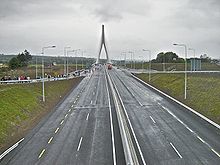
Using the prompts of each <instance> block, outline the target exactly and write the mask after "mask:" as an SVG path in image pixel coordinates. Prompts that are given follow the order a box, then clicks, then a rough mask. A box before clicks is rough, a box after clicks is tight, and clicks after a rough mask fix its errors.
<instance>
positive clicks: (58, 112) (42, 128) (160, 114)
mask: <svg viewBox="0 0 220 165" xmlns="http://www.w3.org/2000/svg"><path fill="white" fill-rule="evenodd" d="M107 72H108V73H109V75H110V77H111V79H112V80H113V83H114V85H115V87H116V89H117V91H118V93H119V95H120V98H121V101H122V104H123V107H124V110H125V114H126V115H127V122H128V125H129V130H130V132H131V134H132V135H133V136H132V140H133V142H134V144H135V151H136V152H137V156H138V157H139V159H138V160H141V159H144V161H145V162H146V164H147V165H148V164H155V165H157V164H158V165H160V164H167V165H172V164H174V165H176V164H189V165H192V164H193V165H197V164H198V165H201V164H209V165H210V164H211V165H212V164H213V165H217V164H219V162H220V155H219V153H220V131H219V129H215V128H214V127H212V126H210V125H209V124H204V123H205V122H204V121H202V120H201V119H199V118H198V117H196V116H194V115H191V114H190V113H188V112H187V111H186V110H185V109H183V108H182V107H180V106H177V105H176V104H174V103H172V102H171V101H169V100H167V99H166V98H164V97H163V96H160V95H159V94H157V93H155V92H154V91H152V90H151V89H149V88H147V87H146V86H144V85H142V84H141V83H140V82H138V81H137V80H135V79H134V78H133V77H131V75H130V74H128V73H126V72H123V71H121V70H119V69H115V68H113V69H112V70H108V71H107ZM115 110H116V108H115V105H114V102H113V95H112V92H111V90H110V86H109V83H108V81H107V77H106V73H105V69H104V67H101V68H100V69H99V70H96V71H94V73H93V74H92V75H91V76H89V77H86V78H84V79H83V80H82V82H81V83H80V84H79V85H78V86H77V87H76V88H75V89H74V90H73V91H72V92H71V93H70V95H69V96H67V97H66V99H65V100H64V101H63V102H62V103H61V104H59V105H58V106H57V107H56V109H55V110H54V111H53V112H51V114H49V115H48V116H46V117H45V118H44V119H43V120H42V121H41V122H40V123H39V124H38V125H37V126H36V127H35V128H34V129H33V130H32V131H31V132H30V133H29V134H28V135H27V136H26V137H24V140H23V141H22V142H21V143H20V144H19V145H18V146H17V147H16V148H15V149H14V150H13V151H11V152H10V153H9V154H7V155H6V156H5V157H4V158H3V159H2V160H1V162H0V165H2V164H12V165H15V164H16V165H21V164H22V165H26V164H27V165H30V164H37V165H38V164H44V165H45V164H62V165H65V164H76V165H86V164H91V165H99V164H100V165H103V164H109V165H116V164H118V165H122V164H126V163H125V155H124V152H123V146H122V139H121V136H120V135H121V134H120V132H119V125H118V121H117V116H116V112H115ZM140 164H143V162H140Z"/></svg>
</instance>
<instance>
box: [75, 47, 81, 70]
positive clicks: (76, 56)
mask: <svg viewBox="0 0 220 165" xmlns="http://www.w3.org/2000/svg"><path fill="white" fill-rule="evenodd" d="M78 50H80V49H76V50H74V51H75V52H76V54H75V55H76V56H75V58H76V71H77V69H78V68H77V51H78Z"/></svg>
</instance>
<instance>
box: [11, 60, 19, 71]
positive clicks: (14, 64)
mask: <svg viewBox="0 0 220 165" xmlns="http://www.w3.org/2000/svg"><path fill="white" fill-rule="evenodd" d="M9 67H10V68H11V69H16V68H18V67H19V61H18V59H17V57H13V58H12V59H11V60H10V61H9Z"/></svg>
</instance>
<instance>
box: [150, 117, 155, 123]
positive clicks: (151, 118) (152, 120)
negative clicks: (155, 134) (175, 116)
mask: <svg viewBox="0 0 220 165" xmlns="http://www.w3.org/2000/svg"><path fill="white" fill-rule="evenodd" d="M150 118H151V120H152V121H153V122H154V124H156V122H155V120H154V119H153V117H151V116H150Z"/></svg>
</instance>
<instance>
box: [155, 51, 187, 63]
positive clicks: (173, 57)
mask: <svg viewBox="0 0 220 165" xmlns="http://www.w3.org/2000/svg"><path fill="white" fill-rule="evenodd" d="M152 62H157V63H163V62H165V63H180V62H184V59H182V58H179V57H178V55H177V54H176V53H173V52H166V53H164V52H161V53H159V54H158V55H157V58H156V59H155V60H153V61H152Z"/></svg>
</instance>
